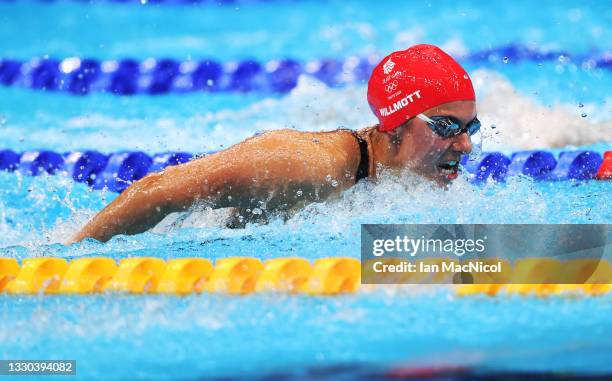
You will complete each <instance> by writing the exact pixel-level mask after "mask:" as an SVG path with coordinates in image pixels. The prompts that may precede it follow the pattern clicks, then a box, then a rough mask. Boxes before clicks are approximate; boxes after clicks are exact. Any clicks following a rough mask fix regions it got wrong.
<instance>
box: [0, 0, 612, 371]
mask: <svg viewBox="0 0 612 381" xmlns="http://www.w3.org/2000/svg"><path fill="white" fill-rule="evenodd" d="M33 15H34V16H33ZM177 20H180V22H177ZM611 22H612V8H610V7H609V4H608V3H607V2H596V1H593V2H588V1H587V2H584V1H581V2H578V1H575V2H571V1H569V2H563V3H558V2H553V1H548V2H542V4H541V5H538V7H536V8H535V9H533V8H532V4H531V3H530V2H527V1H523V2H515V3H513V5H512V8H510V7H504V6H503V5H502V4H501V3H499V4H493V5H486V6H484V5H483V4H482V2H477V1H462V2H460V3H456V2H450V1H448V2H436V3H434V4H430V3H428V2H420V3H417V4H412V3H409V4H397V3H389V4H382V5H381V4H375V3H371V2H365V1H363V2H350V3H348V2H339V1H300V2H295V1H281V0H278V1H266V2H256V1H253V2H236V3H234V4H229V5H228V4H222V5H218V4H213V3H206V4H200V5H156V4H146V5H141V4H138V3H134V4H131V3H130V4H127V3H126V4H123V3H114V2H111V1H97V2H93V3H86V2H78V1H57V2H52V3H46V2H36V1H25V0H16V1H15V2H1V1H0V36H2V37H3V38H0V52H1V53H0V59H1V58H14V59H21V60H27V59H30V58H32V57H35V56H45V55H48V56H50V57H55V58H59V59H61V58H65V57H70V56H78V57H92V58H96V59H120V58H126V57H131V58H135V59H138V60H142V59H145V58H147V57H156V58H163V57H169V58H173V59H177V60H187V59H190V58H193V59H201V58H207V57H212V58H214V59H216V60H219V61H229V60H241V59H247V58H250V59H256V60H260V61H266V60H270V59H278V58H286V57H290V58H294V59H299V60H312V59H319V58H324V57H332V58H345V57H347V56H351V55H356V56H360V57H363V56H371V55H374V56H378V57H382V56H383V55H384V54H386V53H388V52H389V51H391V50H393V49H400V48H405V47H407V46H408V45H410V44H413V43H418V42H429V43H435V44H439V45H441V46H442V47H444V48H446V49H447V50H448V51H449V52H451V53H453V54H455V55H457V56H458V57H462V56H467V55H468V54H469V53H470V52H477V51H481V50H485V49H490V48H494V47H498V46H503V45H506V44H511V43H520V44H523V45H526V46H532V47H534V48H537V49H540V50H543V51H545V50H554V51H562V52H567V53H568V54H570V55H572V56H575V57H580V56H589V55H591V56H593V55H597V54H600V55H603V54H605V53H606V52H610V51H612V46H611V45H610V41H612V29H611V28H610V27H609V25H612V24H611ZM9 37H10V38H9ZM608 54H609V53H608ZM465 64H466V68H467V69H468V70H469V72H470V74H471V76H472V78H473V80H474V83H475V86H476V91H477V96H478V107H479V118H480V119H481V120H482V121H483V123H484V125H485V128H484V131H483V133H484V135H485V142H484V147H483V149H484V150H501V151H503V152H505V153H510V152H513V151H516V150H522V149H536V148H538V149H546V150H549V151H552V152H555V153H558V152H560V151H562V150H567V149H576V148H580V149H591V150H594V151H597V152H600V153H603V152H604V151H607V150H611V149H612V106H611V101H612V98H611V97H610V92H609V89H610V88H611V87H612V71H610V70H609V69H606V68H589V67H584V66H582V65H581V64H580V63H579V62H578V61H571V60H570V61H568V60H564V59H560V60H559V59H557V60H548V61H545V62H532V61H521V62H514V61H513V60H509V62H507V63H504V62H503V61H496V62H482V61H481V62H474V61H469V62H468V61H466V62H465ZM365 90H366V88H365V84H363V83H355V84H351V85H349V86H344V87H340V88H329V87H327V86H326V85H325V84H323V83H321V82H319V81H318V80H316V79H314V78H311V77H308V76H302V77H300V78H299V81H298V85H297V86H296V88H294V89H293V90H292V91H291V92H290V93H288V94H285V95H278V94H277V95H271V94H262V93H258V92H251V93H214V94H212V93H189V94H168V95H163V96H147V95H136V96H132V97H119V96H113V95H109V94H99V93H98V94H90V95H87V96H73V95H68V94H66V93H60V92H43V91H34V90H30V89H26V88H23V87H0V142H1V144H0V149H4V148H10V149H13V150H15V151H26V150H33V149H51V150H55V151H58V152H65V151H70V150H81V149H95V150H99V151H102V152H108V153H110V152H116V151H121V150H142V151H145V152H147V153H149V154H154V153H157V152H163V151H167V150H181V151H188V152H193V153H198V152H206V151H210V150H218V149H222V148H224V147H227V146H229V145H231V144H234V143H236V142H238V141H240V140H242V139H244V138H246V137H249V136H252V135H253V134H254V133H256V132H258V131H261V130H270V129H277V128H296V129H299V130H330V129H334V128H337V127H348V128H355V129H356V128H361V127H364V126H368V125H372V124H374V122H375V119H374V117H373V115H372V114H371V112H370V110H369V107H368V106H367V103H366V100H365ZM492 125H494V126H495V128H492V127H491V126H492ZM611 191H612V182H610V181H588V182H582V183H574V182H542V183H538V182H533V181H532V180H530V179H527V178H512V179H510V180H509V181H508V182H507V183H505V184H495V183H488V184H485V185H484V186H474V185H472V184H470V183H469V182H468V181H467V179H466V177H465V176H462V177H461V178H460V179H458V180H457V181H456V182H455V183H454V184H453V185H452V187H451V189H450V190H449V191H443V190H440V189H436V188H433V187H432V186H431V185H429V184H424V183H422V182H421V181H419V180H418V179H415V178H413V177H412V176H411V175H409V174H407V175H406V176H403V177H401V178H396V177H391V176H382V178H381V179H380V181H379V183H378V184H376V185H374V184H371V183H367V182H362V183H360V184H358V185H357V186H355V187H354V188H352V189H350V190H348V191H346V192H345V193H343V194H342V195H341V196H340V197H338V198H337V199H333V200H329V201H327V202H325V203H319V204H312V205H310V206H308V207H306V208H305V209H304V210H302V211H300V212H298V213H297V214H296V215H295V216H293V217H292V218H290V219H289V220H288V221H287V222H282V221H280V220H272V221H271V223H270V224H268V225H264V226H260V225H249V226H247V228H246V229H236V230H231V229H225V228H224V227H223V221H224V214H223V211H212V210H206V209H201V208H194V210H192V211H190V212H189V213H188V215H186V216H185V215H181V216H179V215H171V216H169V217H168V218H167V219H166V220H164V221H163V222H162V223H160V224H159V225H158V226H157V227H155V228H154V229H153V230H152V231H149V232H146V233H144V234H140V235H136V236H118V237H115V238H114V239H112V240H111V241H109V242H108V243H105V244H101V243H98V242H94V241H85V242H82V243H80V244H76V245H73V246H70V247H65V246H63V245H62V244H61V242H63V241H64V240H65V239H67V238H68V237H69V236H70V235H71V234H73V233H74V232H76V231H77V229H78V228H79V226H81V225H82V224H83V223H84V222H85V221H86V220H87V219H88V218H89V217H91V216H92V215H93V214H94V213H95V212H96V211H98V210H99V209H101V208H102V207H103V206H104V205H106V204H107V203H108V202H110V201H111V200H112V199H113V198H114V197H116V194H114V193H111V192H104V191H91V190H90V189H89V188H88V187H87V186H85V185H83V184H77V183H74V182H73V181H72V180H70V179H68V178H65V177H62V176H38V177H30V176H22V175H20V174H18V173H8V172H0V255H1V256H8V257H15V258H18V259H23V258H27V257H32V256H59V257H66V258H73V257H79V256H94V255H104V256H110V257H113V258H116V259H121V258H125V257H129V256H157V257H161V258H176V257H181V256H202V257H206V258H210V259H216V258H222V257H228V256H236V255H245V256H254V257H258V258H261V259H262V260H263V259H268V258H273V257H279V256H300V257H304V258H309V259H316V258H321V257H329V256H336V255H338V256H350V257H358V256H359V242H360V236H359V234H360V224H361V223H560V224H561V223H610V222H611V221H612V207H611V206H610V205H611V203H610V202H609V198H610V193H611ZM607 255H608V256H610V255H611V253H610V248H609V247H608V251H607ZM611 301H612V299H611V296H610V295H608V296H606V297H598V298H561V297H552V298H548V299H538V298H519V297H497V298H488V297H474V298H458V297H456V296H455V294H454V290H453V289H451V288H447V287H443V286H439V287H434V286H429V287H425V286H420V287H417V286H405V287H388V288H383V289H378V290H375V291H371V292H362V293H358V294H356V295H352V296H346V297H336V298H319V297H294V296H291V297H290V296H283V295H252V296H248V297H228V296H220V295H208V294H202V295H192V296H188V297H185V298H177V297H164V296H117V295H101V296H84V297H67V296H33V297H16V296H6V295H0V322H1V323H0V358H3V359H8V358H11V359H25V358H29V359H43V358H44V359H51V358H57V359H76V360H77V374H78V378H82V379H134V378H138V379H201V378H210V377H222V376H223V377H255V376H265V375H268V374H273V375H274V374H276V375H287V374H289V375H293V376H295V377H297V378H299V377H303V378H308V375H309V374H310V375H311V374H312V373H309V372H311V371H312V369H332V370H331V371H330V372H331V373H330V374H331V376H330V377H331V378H333V376H334V375H339V374H340V373H339V372H338V371H336V373H334V369H336V370H337V369H344V368H343V367H348V368H350V369H355V373H349V374H351V375H352V376H355V377H358V376H360V375H361V377H365V376H364V375H367V370H371V369H376V370H378V369H380V371H381V372H382V373H381V374H384V373H385V372H387V371H390V370H393V369H398V368H413V367H414V368H419V367H424V366H434V367H441V368H444V367H460V368H466V369H475V370H477V371H482V372H512V371H526V372H553V373H556V374H559V373H565V372H570V373H578V374H612V361H610V359H611V358H612V343H611V342H610V340H609V337H610V336H611V335H612V303H610V302H611ZM352 376H349V377H350V378H355V377H352Z"/></svg>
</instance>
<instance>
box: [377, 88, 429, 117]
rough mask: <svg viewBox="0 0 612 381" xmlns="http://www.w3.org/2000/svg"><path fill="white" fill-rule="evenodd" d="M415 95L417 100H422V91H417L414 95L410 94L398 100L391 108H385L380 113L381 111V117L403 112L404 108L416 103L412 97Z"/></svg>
mask: <svg viewBox="0 0 612 381" xmlns="http://www.w3.org/2000/svg"><path fill="white" fill-rule="evenodd" d="M415 95H416V97H417V99H421V90H417V91H415V92H413V93H410V94H408V95H406V96H405V97H403V98H402V99H400V100H398V101H397V102H395V103H393V104H392V105H391V106H387V107H383V108H381V109H379V110H378V111H380V115H382V116H389V115H391V114H393V113H394V112H396V111H397V110H401V109H402V108H404V107H406V106H408V105H409V104H410V103H412V102H414V100H413V99H412V97H413V96H415Z"/></svg>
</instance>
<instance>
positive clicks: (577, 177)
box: [0, 150, 612, 192]
mask: <svg viewBox="0 0 612 381" xmlns="http://www.w3.org/2000/svg"><path fill="white" fill-rule="evenodd" d="M212 153H214V152H210V153H208V154H212ZM205 155H206V154H204V156H205ZM202 156H203V155H198V156H194V155H193V154H191V153H188V152H163V153H158V154H155V155H153V156H149V155H147V154H146V153H144V152H139V151H135V152H117V153H112V154H104V153H101V152H97V151H75V152H68V153H63V154H62V153H58V152H54V151H27V152H21V153H17V152H14V151H12V150H0V171H8V172H18V173H21V174H23V175H30V176H39V175H63V176H68V177H70V178H72V179H73V180H74V181H75V182H79V183H85V184H87V185H88V186H90V187H91V188H93V189H108V190H110V191H113V192H122V191H123V190H124V189H126V188H127V187H128V186H130V184H132V183H133V182H134V181H137V180H139V179H141V178H143V177H144V176H146V175H147V174H148V173H153V172H158V171H161V170H163V169H164V168H166V167H168V166H171V165H178V164H182V163H186V162H188V161H189V160H191V159H192V158H195V157H202ZM461 164H462V165H463V167H464V169H465V170H466V171H467V173H468V175H469V180H470V181H471V182H472V183H474V184H483V183H486V182H489V181H495V182H504V181H506V180H507V178H508V177H512V176H526V177H529V178H532V179H534V180H536V181H562V180H570V181H584V180H592V179H596V180H611V179H612V151H607V152H605V153H604V155H603V158H602V155H601V154H599V153H598V152H595V151H567V152H561V153H560V154H559V156H558V157H555V155H553V154H552V153H550V152H547V151H519V152H515V153H513V154H512V155H510V157H508V156H506V155H504V154H502V153H500V152H484V153H482V154H481V155H480V156H479V157H478V158H477V159H476V160H473V161H470V160H468V156H464V158H463V160H462V162H461Z"/></svg>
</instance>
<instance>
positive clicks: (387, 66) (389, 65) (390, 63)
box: [383, 58, 395, 74]
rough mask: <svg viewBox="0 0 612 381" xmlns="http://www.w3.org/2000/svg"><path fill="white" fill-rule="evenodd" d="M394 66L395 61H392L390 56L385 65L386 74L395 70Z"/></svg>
mask: <svg viewBox="0 0 612 381" xmlns="http://www.w3.org/2000/svg"><path fill="white" fill-rule="evenodd" d="M393 67H395V62H393V61H391V58H389V59H388V60H387V62H385V64H384V65H383V72H384V73H385V74H389V73H391V70H393Z"/></svg>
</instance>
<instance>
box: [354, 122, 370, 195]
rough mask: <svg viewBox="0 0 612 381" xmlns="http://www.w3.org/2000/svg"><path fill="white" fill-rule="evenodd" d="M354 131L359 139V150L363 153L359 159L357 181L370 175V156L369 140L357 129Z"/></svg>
mask: <svg viewBox="0 0 612 381" xmlns="http://www.w3.org/2000/svg"><path fill="white" fill-rule="evenodd" d="M352 132H353V136H355V139H357V143H359V152H360V153H361V160H359V167H357V173H356V174H355V183H357V182H358V181H359V180H361V179H365V178H366V177H368V172H369V168H370V157H369V155H368V142H366V141H365V139H363V138H362V137H361V136H359V135H358V134H357V133H356V132H355V131H352Z"/></svg>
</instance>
